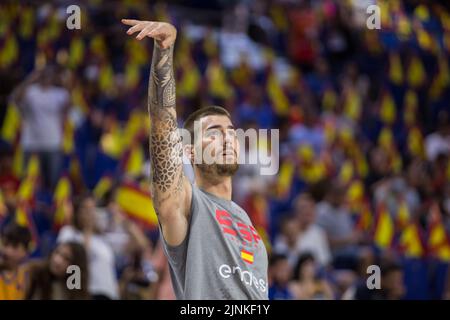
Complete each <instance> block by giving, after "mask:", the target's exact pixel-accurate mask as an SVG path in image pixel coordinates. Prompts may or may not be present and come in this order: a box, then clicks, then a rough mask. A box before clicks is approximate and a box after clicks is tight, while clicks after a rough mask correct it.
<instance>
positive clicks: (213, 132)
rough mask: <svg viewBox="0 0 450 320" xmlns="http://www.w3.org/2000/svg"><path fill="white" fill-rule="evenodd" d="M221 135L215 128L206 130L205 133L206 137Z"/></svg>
mask: <svg viewBox="0 0 450 320" xmlns="http://www.w3.org/2000/svg"><path fill="white" fill-rule="evenodd" d="M221 135H222V133H221V132H220V130H217V129H213V130H208V132H207V133H206V136H207V137H220V136H221Z"/></svg>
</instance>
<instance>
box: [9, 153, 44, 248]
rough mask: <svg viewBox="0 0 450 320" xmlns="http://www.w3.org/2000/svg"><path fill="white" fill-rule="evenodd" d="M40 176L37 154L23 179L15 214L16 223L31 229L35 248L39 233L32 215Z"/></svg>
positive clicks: (31, 160)
mask: <svg viewBox="0 0 450 320" xmlns="http://www.w3.org/2000/svg"><path fill="white" fill-rule="evenodd" d="M38 178H39V160H38V158H37V156H36V155H34V156H32V157H31V159H30V161H29V163H28V166H27V173H26V176H25V177H24V179H23V180H22V182H21V184H20V187H19V190H18V192H17V208H16V215H15V220H16V223H17V224H18V225H20V226H24V227H26V228H28V230H30V233H31V235H32V244H31V246H32V247H33V249H34V248H35V246H36V244H37V242H38V234H37V230H36V226H35V225H34V221H33V218H32V216H31V210H32V206H33V201H34V195H35V192H36V184H37V180H38Z"/></svg>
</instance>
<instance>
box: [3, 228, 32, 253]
mask: <svg viewBox="0 0 450 320" xmlns="http://www.w3.org/2000/svg"><path fill="white" fill-rule="evenodd" d="M2 241H3V242H4V243H5V244H10V245H13V246H17V245H22V246H23V247H24V248H25V249H27V250H28V246H29V244H30V242H31V233H30V230H28V228H26V227H23V226H20V225H18V224H16V223H11V224H9V225H7V226H6V227H5V229H4V230H3V232H2Z"/></svg>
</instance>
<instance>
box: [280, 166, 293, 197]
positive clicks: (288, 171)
mask: <svg viewBox="0 0 450 320" xmlns="http://www.w3.org/2000/svg"><path fill="white" fill-rule="evenodd" d="M294 172H295V165H294V163H292V161H290V160H286V161H284V162H283V163H282V164H281V168H280V174H279V175H278V181H277V184H276V187H277V195H278V197H279V198H286V197H287V196H288V195H289V193H290V191H291V186H292V179H293V177H294Z"/></svg>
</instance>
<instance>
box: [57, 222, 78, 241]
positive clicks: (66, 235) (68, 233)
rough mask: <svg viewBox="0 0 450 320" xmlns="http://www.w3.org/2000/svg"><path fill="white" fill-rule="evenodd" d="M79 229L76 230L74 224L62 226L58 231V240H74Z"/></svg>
mask: <svg viewBox="0 0 450 320" xmlns="http://www.w3.org/2000/svg"><path fill="white" fill-rule="evenodd" d="M78 233H79V231H78V230H76V229H75V228H74V227H73V226H71V225H67V226H64V227H62V228H61V230H60V231H59V233H58V239H57V241H58V242H66V241H70V240H74V238H75V237H76V236H77V235H78Z"/></svg>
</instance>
